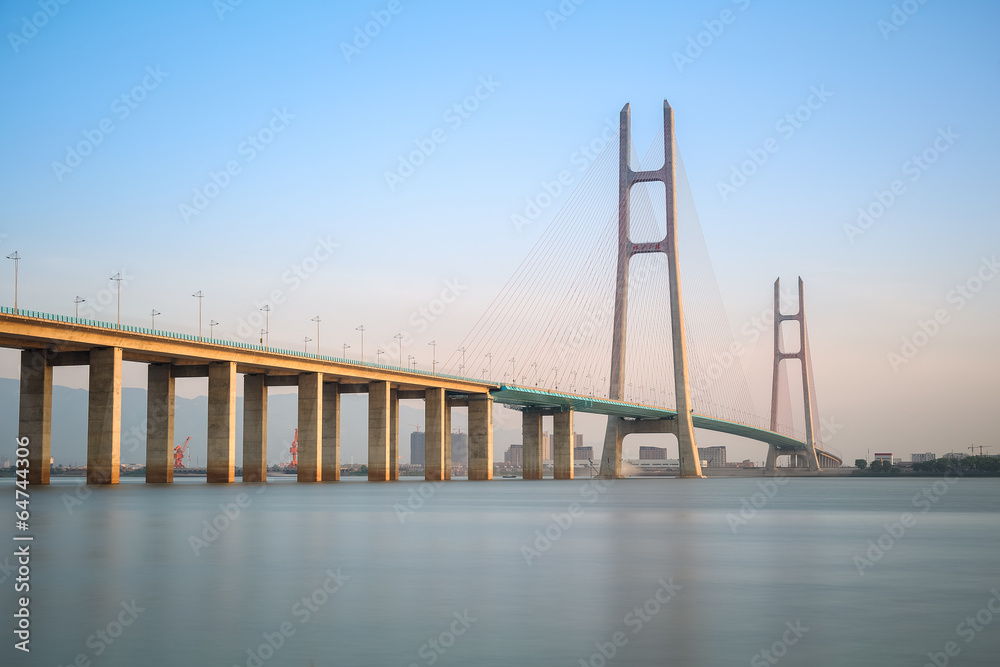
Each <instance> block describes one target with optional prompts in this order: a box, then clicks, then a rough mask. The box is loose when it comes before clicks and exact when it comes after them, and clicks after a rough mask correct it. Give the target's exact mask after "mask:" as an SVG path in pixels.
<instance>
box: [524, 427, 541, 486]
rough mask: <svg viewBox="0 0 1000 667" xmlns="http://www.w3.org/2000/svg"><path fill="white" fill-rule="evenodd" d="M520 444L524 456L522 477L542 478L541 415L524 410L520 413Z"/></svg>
mask: <svg viewBox="0 0 1000 667" xmlns="http://www.w3.org/2000/svg"><path fill="white" fill-rule="evenodd" d="M521 444H522V445H523V447H522V453H523V455H524V465H523V467H522V470H523V473H522V477H524V479H541V478H542V413H541V412H538V411H537V410H525V411H523V412H522V413H521Z"/></svg>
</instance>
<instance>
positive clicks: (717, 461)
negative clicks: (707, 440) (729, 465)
mask: <svg viewBox="0 0 1000 667" xmlns="http://www.w3.org/2000/svg"><path fill="white" fill-rule="evenodd" d="M698 458H700V459H701V460H702V461H705V462H706V465H707V466H708V467H709V468H725V467H726V448H725V447H724V446H716V447H699V448H698Z"/></svg>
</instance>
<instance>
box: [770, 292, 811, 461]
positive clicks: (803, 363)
mask: <svg viewBox="0 0 1000 667" xmlns="http://www.w3.org/2000/svg"><path fill="white" fill-rule="evenodd" d="M788 320H791V321H795V322H798V323H799V351H798V352H782V350H781V343H780V342H779V340H780V338H779V337H780V332H781V323H782V322H785V321H788ZM786 359H798V360H799V366H800V367H801V369H802V402H803V405H804V407H805V413H806V415H805V417H806V420H805V421H806V452H805V456H804V457H802V455H800V454H793V455H792V463H793V467H808V468H809V469H810V470H813V471H817V470H819V459H818V458H817V456H816V439H815V431H814V428H815V424H813V415H815V414H816V397H815V396H814V395H813V391H812V383H810V382H809V378H810V377H811V376H812V368H811V362H810V359H809V337H808V336H807V335H806V308H805V300H804V290H803V286H802V278H801V277H799V309H798V312H796V313H792V314H791V315H783V314H782V313H781V278H778V279H777V280H775V281H774V372H773V373H772V375H771V431H772V432H777V430H778V373H779V371H780V370H781V362H782V361H784V360H786ZM779 454H780V452H779V450H778V448H777V447H775V446H774V444H773V443H772V444H771V445H770V446H769V448H768V450H767V464H766V469H767V470H772V471H773V470H774V469H775V467H776V464H777V458H778V455H779ZM800 457H802V458H805V465H804V466H803V465H802V462H801V461H800V460H799V459H800Z"/></svg>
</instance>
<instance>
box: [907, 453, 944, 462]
mask: <svg viewBox="0 0 1000 667" xmlns="http://www.w3.org/2000/svg"><path fill="white" fill-rule="evenodd" d="M935 460H937V454H932V453H931V452H926V453H924V454H910V463H926V462H927V461H935Z"/></svg>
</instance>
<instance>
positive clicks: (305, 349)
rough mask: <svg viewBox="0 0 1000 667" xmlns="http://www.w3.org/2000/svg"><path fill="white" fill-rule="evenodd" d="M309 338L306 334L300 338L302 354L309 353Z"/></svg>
mask: <svg viewBox="0 0 1000 667" xmlns="http://www.w3.org/2000/svg"><path fill="white" fill-rule="evenodd" d="M311 340H312V338H310V337H309V336H306V337H305V338H303V339H302V352H303V353H304V354H309V341H311Z"/></svg>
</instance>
